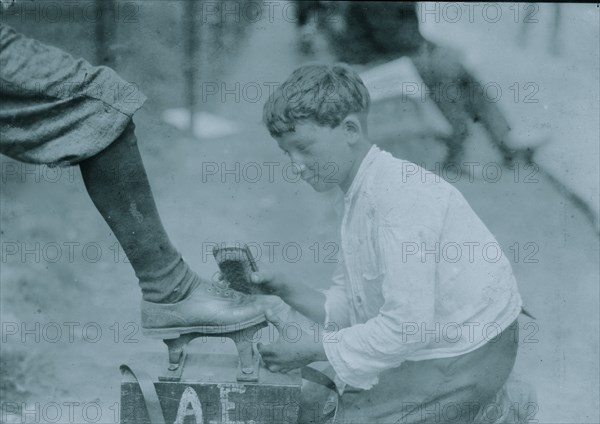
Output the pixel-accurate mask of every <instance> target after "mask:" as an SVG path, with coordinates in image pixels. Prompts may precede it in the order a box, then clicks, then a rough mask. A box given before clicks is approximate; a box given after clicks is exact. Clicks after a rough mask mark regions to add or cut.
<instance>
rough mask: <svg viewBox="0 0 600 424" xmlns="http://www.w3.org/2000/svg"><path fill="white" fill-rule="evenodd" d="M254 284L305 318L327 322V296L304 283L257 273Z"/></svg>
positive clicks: (279, 274) (278, 275) (275, 274)
mask: <svg viewBox="0 0 600 424" xmlns="http://www.w3.org/2000/svg"><path fill="white" fill-rule="evenodd" d="M252 282H253V283H254V284H257V285H260V286H261V289H262V290H263V292H264V293H265V294H272V295H276V296H279V297H280V298H281V299H282V300H283V301H284V302H285V303H287V304H288V305H290V306H291V307H292V308H294V309H295V310H297V311H298V312H300V313H301V314H302V315H304V316H305V317H307V318H309V319H311V320H313V321H315V322H317V323H319V324H322V323H323V322H324V321H325V295H324V294H323V293H321V292H320V291H317V290H315V289H313V288H311V287H309V286H307V285H305V284H303V283H299V282H291V281H290V280H288V279H287V278H286V277H285V276H284V275H283V274H281V273H272V272H268V271H267V272H265V271H260V272H255V273H253V274H252Z"/></svg>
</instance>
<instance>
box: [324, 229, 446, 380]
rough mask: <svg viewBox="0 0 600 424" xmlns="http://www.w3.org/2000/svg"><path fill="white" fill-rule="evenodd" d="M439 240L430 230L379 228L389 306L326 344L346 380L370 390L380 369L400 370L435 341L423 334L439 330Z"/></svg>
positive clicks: (333, 361) (332, 335)
mask: <svg viewBox="0 0 600 424" xmlns="http://www.w3.org/2000/svg"><path fill="white" fill-rule="evenodd" d="M436 242H437V236H436V234H435V232H434V231H433V230H431V229H429V228H427V227H413V228H410V229H407V228H401V227H395V226H382V227H379V228H378V245H379V246H378V247H379V252H378V253H379V256H380V258H381V259H382V267H383V268H384V276H383V282H382V291H383V293H382V294H383V297H384V299H385V302H384V304H383V306H382V307H381V309H380V310H379V314H378V315H377V316H375V317H373V318H371V319H369V320H368V321H366V322H365V323H361V324H357V325H353V326H351V327H349V328H343V329H340V330H339V331H337V332H336V333H335V334H328V335H327V337H326V338H325V340H324V343H323V346H324V349H325V353H326V355H327V358H328V359H329V362H330V363H331V364H332V366H333V368H334V369H335V371H336V372H337V375H338V377H339V378H340V380H341V381H343V382H344V383H346V384H348V385H351V386H354V387H357V388H360V389H365V390H367V389H370V388H371V387H372V386H373V385H375V384H377V382H378V381H379V380H378V375H379V373H380V372H381V371H383V370H386V369H389V368H395V367H397V366H399V365H400V364H401V363H402V362H403V361H404V360H405V359H406V357H408V356H410V355H411V354H413V353H414V352H416V351H418V350H420V349H423V348H425V346H426V345H427V344H428V343H427V342H428V341H429V340H430V339H431V338H426V337H423V335H424V334H423V331H422V330H423V329H428V330H430V331H435V327H434V323H433V320H434V305H435V297H434V294H435V272H436V260H437V259H438V258H437V257H436V256H435V252H431V250H433V249H432V248H431V246H436ZM438 245H439V243H438ZM427 249H429V250H427Z"/></svg>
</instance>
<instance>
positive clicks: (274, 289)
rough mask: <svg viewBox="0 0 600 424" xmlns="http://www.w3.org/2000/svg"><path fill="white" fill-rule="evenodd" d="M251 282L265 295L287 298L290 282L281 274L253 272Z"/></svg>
mask: <svg viewBox="0 0 600 424" xmlns="http://www.w3.org/2000/svg"><path fill="white" fill-rule="evenodd" d="M250 282H251V283H252V284H255V285H256V287H257V288H258V289H259V290H260V292H262V293H263V294H273V295H276V296H279V297H282V296H285V293H286V291H287V290H286V289H287V285H288V281H287V279H286V278H285V276H284V275H283V274H282V273H280V272H271V271H259V272H253V273H252V275H251V276H250Z"/></svg>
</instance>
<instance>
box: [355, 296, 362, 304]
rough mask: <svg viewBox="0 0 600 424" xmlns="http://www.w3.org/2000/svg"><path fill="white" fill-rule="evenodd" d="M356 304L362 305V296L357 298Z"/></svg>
mask: <svg viewBox="0 0 600 424" xmlns="http://www.w3.org/2000/svg"><path fill="white" fill-rule="evenodd" d="M356 303H358V304H359V305H360V304H362V298H361V297H360V296H356Z"/></svg>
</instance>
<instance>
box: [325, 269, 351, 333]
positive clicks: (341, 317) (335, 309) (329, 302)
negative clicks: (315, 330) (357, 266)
mask: <svg viewBox="0 0 600 424" xmlns="http://www.w3.org/2000/svg"><path fill="white" fill-rule="evenodd" d="M332 282H333V284H332V285H331V287H329V288H328V289H326V290H324V291H323V294H324V295H325V329H326V330H328V331H331V332H335V331H337V330H339V329H340V328H344V327H348V326H349V325H350V303H349V302H348V295H347V288H346V285H347V284H346V274H345V271H344V264H343V261H341V260H340V262H338V264H337V267H336V270H335V273H334V274H333V277H332Z"/></svg>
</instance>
